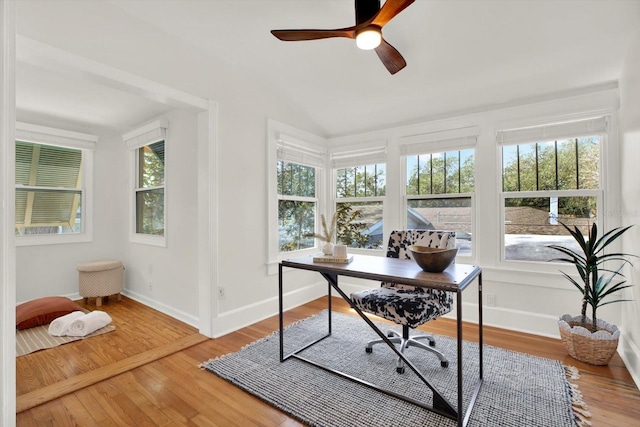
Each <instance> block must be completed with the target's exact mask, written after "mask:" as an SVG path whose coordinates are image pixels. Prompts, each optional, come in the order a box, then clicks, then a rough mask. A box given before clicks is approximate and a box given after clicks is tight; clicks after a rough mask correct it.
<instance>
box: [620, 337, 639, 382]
mask: <svg viewBox="0 0 640 427" xmlns="http://www.w3.org/2000/svg"><path fill="white" fill-rule="evenodd" d="M618 354H619V355H620V358H622V361H623V362H624V364H625V366H626V368H627V370H628V371H629V374H631V378H632V379H633V382H634V383H636V387H638V388H640V348H638V346H637V345H636V343H634V342H633V340H632V339H631V338H630V337H629V335H628V334H624V333H623V334H621V335H620V343H619V346H618Z"/></svg>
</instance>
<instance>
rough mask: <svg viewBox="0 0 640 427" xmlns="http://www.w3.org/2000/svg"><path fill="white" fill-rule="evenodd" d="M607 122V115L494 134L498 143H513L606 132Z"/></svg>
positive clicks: (577, 136) (544, 140)
mask: <svg viewBox="0 0 640 427" xmlns="http://www.w3.org/2000/svg"><path fill="white" fill-rule="evenodd" d="M608 123H609V120H608V118H607V117H598V118H592V119H587V120H578V121H572V122H565V123H554V124H549V125H545V126H534V127H527V128H519V129H510V130H503V131H499V132H498V133H497V134H496V141H497V142H498V144H499V145H514V144H525V143H532V142H546V141H553V140H558V139H564V138H579V137H584V136H592V135H602V134H603V133H606V132H607V129H608Z"/></svg>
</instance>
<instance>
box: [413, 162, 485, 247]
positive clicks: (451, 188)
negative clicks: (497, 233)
mask: <svg viewBox="0 0 640 427" xmlns="http://www.w3.org/2000/svg"><path fill="white" fill-rule="evenodd" d="M406 172H407V176H406V203H407V213H406V214H407V228H410V229H411V228H419V229H430V230H449V231H455V232H456V246H457V247H458V254H459V255H471V254H472V245H471V236H472V225H473V224H472V219H473V200H472V196H473V193H474V191H475V176H474V173H475V150H474V149H466V150H454V151H442V152H436V153H428V154H417V155H409V156H406Z"/></svg>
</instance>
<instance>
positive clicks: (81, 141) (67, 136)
mask: <svg viewBox="0 0 640 427" xmlns="http://www.w3.org/2000/svg"><path fill="white" fill-rule="evenodd" d="M16 140H18V141H25V142H34V143H38V144H48V145H57V146H60V147H69V148H78V149H84V150H95V148H96V143H97V142H98V137H97V136H95V135H89V134H86V133H80V132H72V131H68V130H63V129H55V128H50V127H46V126H38V125H32V124H29V123H22V122H16Z"/></svg>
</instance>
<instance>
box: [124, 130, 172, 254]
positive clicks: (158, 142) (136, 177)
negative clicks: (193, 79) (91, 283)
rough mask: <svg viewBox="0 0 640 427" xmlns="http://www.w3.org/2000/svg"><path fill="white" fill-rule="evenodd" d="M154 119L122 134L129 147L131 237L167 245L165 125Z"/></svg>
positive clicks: (145, 242)
mask: <svg viewBox="0 0 640 427" xmlns="http://www.w3.org/2000/svg"><path fill="white" fill-rule="evenodd" d="M168 126H169V125H168V123H167V121H166V120H156V121H154V122H152V123H149V124H148V125H145V126H142V127H140V128H138V129H135V130H133V131H131V132H129V133H127V134H125V135H123V137H122V138H123V140H124V141H125V143H126V145H127V148H128V149H129V150H130V151H131V172H130V186H131V187H130V188H131V191H132V193H131V237H130V239H131V241H132V242H135V243H142V244H148V245H154V246H163V247H164V246H166V245H167V210H166V206H167V164H166V160H167V156H166V147H167V128H168Z"/></svg>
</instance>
